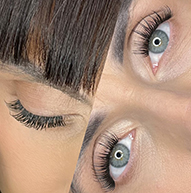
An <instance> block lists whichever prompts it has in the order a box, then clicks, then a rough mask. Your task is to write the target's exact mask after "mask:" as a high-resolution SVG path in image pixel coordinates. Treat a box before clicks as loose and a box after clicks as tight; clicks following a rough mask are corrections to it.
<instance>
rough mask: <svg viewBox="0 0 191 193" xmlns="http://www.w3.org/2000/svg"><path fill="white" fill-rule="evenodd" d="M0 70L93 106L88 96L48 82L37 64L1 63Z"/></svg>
mask: <svg viewBox="0 0 191 193" xmlns="http://www.w3.org/2000/svg"><path fill="white" fill-rule="evenodd" d="M0 70H1V71H5V72H8V73H12V74H13V75H16V76H19V75H27V76H26V80H27V81H31V82H36V83H41V84H44V85H46V86H50V87H53V88H55V89H57V90H60V91H62V92H63V93H64V94H67V95H69V96H70V97H72V98H74V99H76V100H78V101H80V102H82V103H84V104H86V105H88V106H92V102H91V101H90V99H88V96H87V95H86V94H85V93H80V92H78V91H75V90H74V89H72V88H70V87H66V86H60V85H56V84H53V83H51V82H50V81H48V80H46V79H45V77H44V76H43V73H44V72H43V70H42V69H41V68H40V67H38V66H37V65H35V64H31V63H27V64H25V65H16V64H14V63H11V64H3V63H2V62H1V61H0Z"/></svg>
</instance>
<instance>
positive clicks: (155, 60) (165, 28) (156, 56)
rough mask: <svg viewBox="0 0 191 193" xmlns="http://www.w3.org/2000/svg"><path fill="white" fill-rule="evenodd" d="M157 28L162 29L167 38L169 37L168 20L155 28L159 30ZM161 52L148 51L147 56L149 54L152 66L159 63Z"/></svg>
mask: <svg viewBox="0 0 191 193" xmlns="http://www.w3.org/2000/svg"><path fill="white" fill-rule="evenodd" d="M159 29H160V30H161V31H164V32H165V33H166V34H167V36H168V38H169V39H170V25H169V23H168V22H165V23H162V24H161V25H159V26H158V28H157V29H156V30H159ZM153 41H154V40H153ZM163 53H164V52H163ZM163 53H160V54H155V53H152V52H150V51H149V56H150V59H151V63H152V65H153V68H155V67H157V66H158V63H159V61H160V59H161V57H162V55H163Z"/></svg>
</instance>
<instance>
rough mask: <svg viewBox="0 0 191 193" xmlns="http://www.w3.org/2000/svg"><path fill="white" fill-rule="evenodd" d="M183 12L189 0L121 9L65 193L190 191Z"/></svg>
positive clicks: (189, 20) (187, 46)
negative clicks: (70, 184)
mask: <svg viewBox="0 0 191 193" xmlns="http://www.w3.org/2000/svg"><path fill="white" fill-rule="evenodd" d="M190 11H191V1H190V0H181V1H180V0H160V1H152V0H133V1H132V3H131V5H130V6H127V7H125V6H124V8H122V10H121V15H120V17H119V21H118V23H117V26H116V30H115V34H114V36H113V40H112V44H111V46H110V51H109V54H108V57H107V60H106V64H105V68H104V71H103V74H102V78H101V80H100V84H99V87H98V91H97V94H96V100H95V103H94V107H93V111H92V114H91V118H90V122H89V125H88V129H87V133H86V137H85V140H84V143H83V146H82V150H81V154H80V158H79V161H78V165H77V168H76V172H75V175H74V178H73V183H72V186H71V192H73V193H89V192H91V193H94V192H95V193H97V192H99V193H101V192H113V193H127V192H128V193H163V192H170V193H179V192H181V193H187V192H191V188H190V181H191V148H190V147H191V140H190V139H191V119H190V115H191V86H190V85H191V66H190V60H191V55H190V50H191V12H190ZM126 25H127V27H126ZM123 37H124V38H123ZM121 45H124V46H122V47H123V49H121Z"/></svg>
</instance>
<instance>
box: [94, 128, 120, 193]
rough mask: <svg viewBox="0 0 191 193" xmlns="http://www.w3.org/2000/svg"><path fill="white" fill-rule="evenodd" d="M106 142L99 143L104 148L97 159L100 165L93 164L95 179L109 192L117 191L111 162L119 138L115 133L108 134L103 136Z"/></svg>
mask: <svg viewBox="0 0 191 193" xmlns="http://www.w3.org/2000/svg"><path fill="white" fill-rule="evenodd" d="M103 139H104V142H99V143H98V144H99V145H100V146H102V151H101V152H99V155H98V157H97V159H98V161H97V162H98V163H97V162H96V163H95V162H94V161H93V162H92V163H93V166H92V167H93V171H94V174H95V179H96V180H97V181H99V182H100V184H101V186H102V188H103V189H104V190H105V191H106V192H108V191H112V190H114V189H115V181H114V180H113V179H112V177H111V176H110V171H109V164H110V163H109V160H110V154H111V152H112V149H113V148H114V146H115V145H116V144H117V143H118V141H119V138H118V137H117V136H116V135H115V134H113V133H110V132H108V133H106V134H104V135H103Z"/></svg>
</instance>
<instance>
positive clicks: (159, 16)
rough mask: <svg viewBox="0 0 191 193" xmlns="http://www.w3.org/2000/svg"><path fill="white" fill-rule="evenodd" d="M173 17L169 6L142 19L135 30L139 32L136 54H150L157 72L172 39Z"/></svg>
mask: <svg viewBox="0 0 191 193" xmlns="http://www.w3.org/2000/svg"><path fill="white" fill-rule="evenodd" d="M171 17H172V12H171V10H170V8H169V7H165V8H163V9H162V10H160V11H158V12H154V13H152V14H151V15H148V16H146V17H145V18H144V19H142V20H141V21H140V22H139V23H138V25H137V26H136V28H135V29H134V30H133V31H134V33H135V34H137V35H138V36H137V38H135V42H134V45H135V47H136V49H135V50H134V54H141V55H143V56H146V57H147V56H149V58H150V63H151V69H152V71H153V74H156V72H157V69H158V67H159V61H160V59H161V57H162V56H163V54H164V52H165V51H166V49H167V47H168V44H169V40H170V24H169V22H168V20H169V19H170V18H171Z"/></svg>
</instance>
